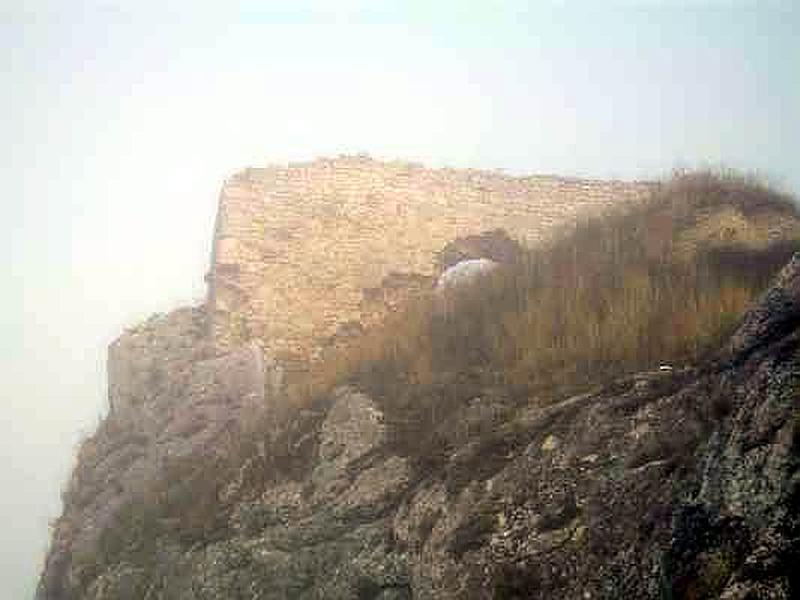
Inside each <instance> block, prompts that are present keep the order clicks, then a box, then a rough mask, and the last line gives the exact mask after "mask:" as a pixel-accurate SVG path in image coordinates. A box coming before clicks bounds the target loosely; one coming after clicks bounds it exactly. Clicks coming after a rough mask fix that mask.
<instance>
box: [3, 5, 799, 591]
mask: <svg viewBox="0 0 800 600" xmlns="http://www.w3.org/2000/svg"><path fill="white" fill-rule="evenodd" d="M23 4H24V6H23ZM131 4H132V5H135V6H136V8H135V9H132V8H128V7H127V6H125V5H124V4H123V3H121V2H71V3H57V2H27V1H26V2H24V3H23V2H20V3H19V6H15V5H14V3H4V4H3V5H2V7H0V48H2V54H0V61H1V62H0V65H2V68H1V70H0V78H1V79H0V81H2V90H3V93H2V95H0V105H1V106H2V115H3V127H2V142H0V151H2V163H0V169H2V170H1V171H0V173H1V175H0V177H1V178H2V190H3V192H4V195H3V199H2V201H1V202H0V210H2V215H1V217H0V227H2V235H0V240H2V244H3V245H4V248H3V249H4V255H5V256H6V260H5V263H4V266H5V268H6V272H5V273H4V277H3V278H2V282H3V285H4V286H5V289H4V290H3V293H2V296H0V298H1V299H0V303H1V304H2V305H1V306H0V319H1V320H0V323H2V343H0V356H1V357H2V374H3V377H2V386H1V387H0V394H2V396H0V398H1V399H2V402H3V407H2V408H3V413H2V414H3V418H2V431H0V449H2V450H1V452H2V454H1V455H0V457H1V458H2V463H3V464H2V467H1V468H0V489H2V490H3V502H2V503H0V511H1V512H0V514H1V515H2V520H3V521H2V522H3V525H4V527H3V531H4V534H5V535H4V536H3V540H2V541H1V542H0V553H1V554H0V555H1V556H2V561H0V581H2V583H1V584H0V586H2V588H0V597H2V598H9V599H14V598H25V597H31V596H32V593H33V589H34V586H35V580H36V577H37V575H38V571H39V569H40V567H41V563H42V560H43V557H44V552H45V548H46V544H47V537H48V522H49V521H51V520H52V519H53V518H55V517H56V516H57V515H58V513H59V511H60V508H61V507H60V498H59V492H60V489H62V488H63V487H64V486H65V484H66V481H67V477H68V474H69V469H70V468H71V465H72V461H73V458H74V453H75V450H76V447H77V444H78V442H79V440H80V439H81V437H82V436H85V435H88V434H89V433H91V432H92V431H93V429H94V428H95V426H96V425H97V422H98V420H99V419H100V418H101V416H102V415H104V414H105V411H106V400H105V372H104V368H105V367H104V360H105V348H106V346H107V344H108V343H109V342H110V341H111V340H112V339H113V338H114V337H116V336H117V335H118V334H119V333H120V332H121V330H122V328H124V327H125V326H129V325H132V324H134V323H136V322H137V321H138V320H140V319H143V318H145V317H146V316H147V315H148V314H150V313H152V312H154V311H168V310H170V309H172V308H174V307H177V306H179V305H182V304H187V303H192V302H199V301H201V300H202V298H203V294H204V283H203V274H204V272H205V270H206V268H207V264H208V258H209V251H210V238H211V232H212V226H213V221H214V214H215V210H216V194H217V191H218V189H219V186H220V184H221V182H222V180H223V179H224V177H225V176H226V175H228V174H229V173H231V172H233V171H234V170H236V169H239V168H242V167H244V166H247V165H261V164H265V163H268V162H286V161H290V160H310V159H313V158H315V157H318V156H332V155H337V154H340V153H358V152H367V153H369V154H370V155H372V156H373V157H374V158H380V159H395V158H400V159H407V160H412V161H419V162H423V163H425V164H426V165H429V166H453V167H477V168H485V169H505V170H507V171H508V172H510V173H519V174H521V173H555V174H564V175H583V176H590V177H621V178H650V177H657V176H660V175H662V174H665V173H668V172H669V171H670V170H671V169H673V168H675V167H694V166H712V167H716V166H726V167H737V168H744V169H747V170H755V171H757V172H759V173H760V174H762V175H763V176H765V177H768V178H770V179H771V180H772V181H773V182H774V183H775V184H776V185H778V187H782V188H783V189H786V190H791V191H793V192H795V193H797V192H798V191H800V171H798V170H797V156H798V155H800V152H799V151H800V141H798V140H800V77H798V74H797V65H798V64H800V38H798V37H797V35H796V32H797V31H798V30H800V13H798V11H797V9H796V8H795V9H793V8H792V4H793V3H792V2H790V1H787V2H785V3H783V4H781V3H777V2H772V3H765V2H758V3H756V2H742V3H727V2H709V3H699V2H689V1H684V2H654V1H648V2H639V3H634V2H618V3H616V4H614V3H605V2H604V3H600V2H597V3H593V2H586V3H578V2H564V3H558V4H557V5H553V6H550V7H547V8H540V9H537V10H531V9H529V8H528V7H527V6H526V5H527V4H528V3H526V2H494V1H487V2H481V3H477V2H476V3H474V4H475V7H469V8H465V7H464V6H463V5H465V4H467V3H463V2H440V3H435V4H436V8H431V7H429V6H428V3H427V2H424V1H422V2H407V3H402V4H401V3H397V5H398V6H400V5H402V8H393V9H384V8H373V7H372V3H367V2H357V1H348V2H341V1H339V2H331V3H330V4H327V3H322V2H297V1H292V2H270V3H268V4H269V8H263V7H262V6H261V5H262V4H264V3H258V2H252V3H236V2H226V3H224V8H216V7H212V5H211V3H209V4H208V5H204V4H203V3H200V2H193V3H186V4H181V3H179V2H166V3H163V2H158V3H156V2H137V3H131ZM216 4H217V3H214V5H216ZM536 4H537V5H538V4H539V3H536ZM601 4H602V5H604V6H603V8H602V9H601V8H600V5H601ZM609 4H611V5H612V6H613V8H609Z"/></svg>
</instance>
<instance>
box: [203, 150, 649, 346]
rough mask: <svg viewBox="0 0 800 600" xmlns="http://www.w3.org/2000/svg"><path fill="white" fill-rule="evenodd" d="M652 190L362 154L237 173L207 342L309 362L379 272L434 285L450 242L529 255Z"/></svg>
mask: <svg viewBox="0 0 800 600" xmlns="http://www.w3.org/2000/svg"><path fill="white" fill-rule="evenodd" d="M652 187H653V184H650V183H642V182H621V181H596V180H580V179H568V178H559V177H545V176H533V177H511V176H507V175H503V174H500V173H492V172H483V171H476V170H456V169H426V168H423V167H422V166H419V165H414V164H409V163H401V162H392V163H383V162H378V161H374V160H371V159H369V158H366V157H362V156H357V157H339V158H335V159H321V160H316V161H314V162H310V163H301V164H290V165H289V166H286V167H268V168H264V169H247V170H245V171H243V172H241V173H238V174H237V175H235V176H233V177H231V178H230V179H229V180H228V181H226V182H225V184H224V186H223V189H222V192H221V195H220V205H219V214H218V217H217V224H216V232H215V236H214V249H213V255H212V265H211V271H210V273H209V276H210V285H209V305H210V309H211V312H212V315H213V316H214V318H213V322H214V336H215V338H216V340H217V342H218V343H220V344H222V345H225V344H232V343H235V342H237V341H239V340H242V339H246V338H247V337H255V338H257V339H260V340H261V341H262V342H263V344H264V346H265V347H266V348H267V349H269V350H271V351H272V352H273V353H275V354H276V355H278V356H291V357H295V358H298V359H309V358H312V356H311V355H312V354H313V351H314V348H315V347H316V343H317V342H318V341H319V340H321V339H325V338H327V337H330V336H331V335H333V334H334V332H335V331H336V329H337V326H339V325H340V324H342V323H345V322H349V321H360V322H363V321H364V320H365V315H364V312H363V311H364V293H363V292H364V290H365V289H369V288H374V287H376V286H380V285H381V281H382V280H383V279H384V278H385V277H387V276H388V275H389V274H390V273H397V272H400V273H416V274H420V275H426V276H431V277H434V276H436V275H437V273H436V272H435V269H436V267H435V260H434V259H435V256H436V253H437V252H438V251H440V250H441V249H442V248H443V247H444V246H445V245H446V244H447V243H448V242H450V241H452V240H453V239H455V238H457V237H462V236H466V235H472V234H479V233H482V232H485V231H488V230H492V229H496V228H502V229H505V230H506V232H507V233H508V234H509V235H510V236H512V237H514V238H515V239H517V240H518V241H520V242H522V243H524V244H526V245H532V244H535V243H537V242H539V241H541V240H543V239H545V238H547V236H548V235H550V234H552V232H553V231H554V230H555V229H556V228H557V227H559V226H561V225H565V224H568V223H572V222H574V221H575V220H576V219H577V218H578V217H579V216H581V215H589V214H597V213H600V212H602V211H604V210H606V209H608V208H609V207H611V206H612V205H617V204H621V203H627V202H631V201H637V200H641V199H642V198H644V197H646V196H647V195H648V194H649V192H650V191H651V190H652Z"/></svg>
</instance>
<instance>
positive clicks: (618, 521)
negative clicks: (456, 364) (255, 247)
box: [38, 259, 800, 600]
mask: <svg viewBox="0 0 800 600" xmlns="http://www.w3.org/2000/svg"><path fill="white" fill-rule="evenodd" d="M798 277H800V260H797V259H795V260H794V261H792V263H791V264H790V265H789V266H788V267H787V269H786V270H785V271H784V272H783V273H782V274H781V276H780V277H779V278H778V280H777V283H776V286H775V287H774V288H773V289H772V290H771V291H770V292H769V293H768V294H767V295H766V296H765V298H764V300H763V301H762V302H761V304H760V305H759V306H758V307H757V308H756V309H754V310H753V311H752V312H751V313H750V314H749V315H748V316H747V317H746V318H745V319H744V323H743V325H742V327H741V328H740V329H739V331H738V332H737V333H736V334H735V336H734V337H733V340H732V342H731V345H730V347H729V348H728V354H726V355H725V356H722V357H721V358H720V359H719V360H718V361H710V362H709V363H707V364H704V365H701V366H694V367H683V368H678V367H676V368H674V369H667V370H664V371H656V372H652V373H640V374H636V375H633V376H630V377H626V378H623V379H620V380H618V381H616V382H614V383H612V384H610V385H606V386H604V387H602V388H599V389H596V390H592V391H590V392H588V393H584V394H581V395H578V396H574V397H571V398H568V399H565V400H561V401H556V402H547V401H545V400H543V399H541V398H525V399H522V400H519V399H514V398H510V397H507V396H505V395H503V394H501V393H498V392H497V391H496V390H490V389H486V390H484V392H483V393H481V394H480V395H478V396H473V397H471V398H469V399H468V400H467V401H465V402H464V404H463V406H462V407H461V408H460V409H459V410H456V411H454V412H453V413H450V414H448V415H445V416H443V420H442V424H441V427H440V433H441V437H442V448H443V455H442V456H441V457H438V458H437V460H433V459H430V460H427V458H430V457H421V456H418V455H415V453H414V451H413V445H414V444H413V440H410V441H409V440H405V441H404V443H399V442H398V440H397V439H396V431H397V430H396V424H395V423H393V422H392V421H391V420H389V419H387V418H386V415H385V414H384V411H383V409H382V404H381V402H380V401H379V399H378V398H373V397H370V396H369V395H367V394H365V393H364V392H362V391H359V390H358V389H355V388H352V387H347V386H344V387H339V388H337V389H336V390H335V391H334V392H333V393H332V394H330V395H329V397H326V398H323V399H321V400H320V402H319V403H318V404H316V405H315V406H313V407H310V408H307V409H304V410H301V411H299V412H298V413H297V415H296V416H295V417H294V418H293V419H292V420H290V421H289V422H284V423H278V424H277V425H276V427H277V429H278V431H277V432H276V435H275V436H274V437H273V439H274V440H277V442H278V443H276V444H274V445H273V446H271V447H269V448H268V447H261V448H260V449H259V450H258V452H253V453H251V454H250V455H249V458H247V460H246V461H243V462H242V464H240V465H239V466H238V468H237V469H234V471H233V472H232V473H231V472H230V471H213V470H211V469H210V468H209V469H208V470H207V471H205V472H206V473H207V474H208V478H209V480H213V478H214V477H217V478H219V479H220V480H219V481H217V482H216V483H217V484H218V487H216V488H214V491H213V494H211V495H210V496H209V495H207V496H202V497H198V498H197V502H196V503H195V504H199V503H201V502H203V501H207V500H208V499H209V498H211V504H209V505H208V506H207V509H208V510H207V511H206V512H205V513H202V519H200V518H199V517H198V518H199V519H200V520H198V521H192V520H186V519H184V520H182V521H181V520H179V521H178V522H177V523H173V522H170V521H169V519H170V518H175V517H169V513H168V512H167V513H164V514H166V515H167V516H166V517H164V516H163V515H162V516H159V517H158V519H155V520H153V519H151V520H147V519H145V518H143V517H141V516H136V515H140V513H136V512H133V513H125V512H124V511H125V507H126V501H128V500H130V499H131V498H135V497H137V496H136V494H138V493H140V492H141V491H142V490H143V489H146V488H147V482H148V481H149V480H151V479H158V478H159V477H160V476H161V471H160V469H163V468H165V467H164V464H163V463H162V462H159V461H161V460H162V459H163V457H164V456H172V455H175V456H178V457H187V458H189V459H191V460H192V461H193V464H195V465H197V464H200V465H203V463H204V461H206V462H208V464H211V463H212V462H213V460H212V457H213V456H215V455H216V454H218V453H223V454H224V453H225V452H226V448H227V446H226V445H225V443H224V439H225V435H227V433H230V432H235V431H237V430H238V429H241V428H242V426H243V423H244V422H246V420H247V419H248V418H249V417H248V415H249V414H250V413H248V410H249V409H248V407H250V406H252V405H253V404H252V403H256V404H260V405H262V406H263V405H264V404H267V405H268V404H269V398H267V399H266V400H264V399H263V398H262V397H261V396H260V395H259V392H258V385H259V382H261V380H260V379H259V377H260V376H259V375H258V374H257V373H256V374H255V375H253V367H252V365H253V362H252V360H253V359H252V356H253V353H252V351H251V350H250V349H248V348H246V347H245V348H243V349H241V350H240V351H239V353H234V354H232V355H227V356H213V355H209V354H208V351H207V349H204V347H203V346H202V344H197V343H195V342H194V341H192V340H193V338H192V336H193V335H194V334H193V333H192V331H193V327H194V325H196V324H197V321H196V320H195V319H196V318H197V319H200V318H201V315H200V314H199V313H196V312H191V311H190V312H182V313H179V314H176V315H173V316H171V317H167V318H166V320H163V321H159V322H155V323H150V324H149V325H147V326H145V328H144V329H142V330H139V331H137V332H135V333H129V334H127V336H128V337H127V338H125V339H123V340H122V341H121V342H120V343H119V344H117V345H116V346H115V349H113V350H112V352H114V353H117V357H116V358H115V360H120V361H122V363H120V364H118V365H117V366H116V367H115V369H116V370H115V371H114V372H115V373H117V375H114V377H115V378H116V379H115V383H114V385H113V386H112V399H113V406H114V410H113V412H112V414H111V416H110V417H109V418H108V419H107V420H106V421H105V422H104V424H103V425H102V426H101V428H100V430H99V431H98V433H97V434H96V435H95V436H94V437H93V438H92V439H90V440H88V441H87V442H86V443H85V444H84V446H83V448H82V450H81V454H80V457H79V465H78V468H77V469H76V472H75V476H74V478H73V481H72V482H71V484H70V486H69V489H68V491H67V493H66V495H65V513H64V516H63V517H62V518H61V519H59V521H58V523H57V524H56V527H55V531H54V541H53V547H52V549H51V552H50V556H49V559H48V563H47V568H46V570H45V572H44V574H43V577H42V583H41V586H40V590H39V595H38V597H39V598H41V599H62V598H90V599H93V600H99V599H101V598H102V599H111V598H114V599H119V598H165V599H166V598H186V599H212V598H213V599H217V598H219V599H222V598H225V599H229V598H247V599H256V598H260V599H281V598H309V599H311V598H315V599H319V598H329V599H337V600H339V599H347V598H353V599H376V600H377V599H381V600H389V599H411V598H414V599H426V598H436V599H438V598H475V599H479V598H480V599H483V598H576V599H577V598H580V599H590V598H609V599H611V598H615V599H616V598H654V599H656V598H659V599H660V598H685V599H690V598H691V599H695V598H725V599H728V600H733V599H737V600H739V599H740V600H744V599H745V598H747V599H789V598H793V597H798V594H800V577H799V576H798V571H797V569H796V566H797V565H798V564H800V560H799V559H800V514H798V513H799V510H800V472H799V471H798V464H799V460H798V457H799V456H800V454H799V452H798V451H799V450H800V412H799V411H798V398H799V397H800V396H799V395H798V394H799V393H800V331H799V330H798V329H797V328H796V323H797V320H796V307H797V306H798V303H800V291H799V290H798V286H797V285H796V284H795V282H796V281H797V278H798ZM772 324H777V325H774V326H773V325H772ZM173 327H177V329H176V330H173V329H172V328H173ZM163 332H169V333H166V334H164V333H163ZM162 335H167V338H163V337H161V336H162ZM176 335H177V336H178V337H177V338H174V336H176ZM150 336H152V341H150V342H148V343H150V344H151V346H150V347H153V348H157V349H158V350H157V351H154V352H155V354H149V353H148V352H144V351H141V352H140V349H141V348H143V347H144V346H143V344H145V340H150ZM126 348H127V349H126ZM126 357H127V358H126ZM248 357H250V358H248ZM159 358H160V359H161V360H159ZM125 361H128V362H127V363H125ZM133 365H135V366H136V368H135V369H134V368H132V367H133ZM129 373H130V374H129ZM155 373H162V375H154V374H155ZM235 373H238V375H234V374H235ZM120 374H122V375H120ZM149 378H153V380H152V381H151V379H149ZM262 387H263V386H262ZM123 415H126V416H125V417H123ZM281 461H282V462H281ZM276 465H277V466H276ZM281 465H284V466H281ZM285 465H289V467H291V468H289V467H285ZM191 473H196V471H191ZM253 481H256V482H257V483H255V484H254V483H253ZM179 482H180V479H178V480H177V482H176V481H175V480H173V481H172V487H170V486H167V487H161V488H158V489H159V490H160V492H159V493H163V494H165V497H166V499H161V500H159V499H158V498H155V499H154V497H153V496H149V497H144V501H147V502H151V503H153V502H155V503H156V504H157V503H158V502H161V501H163V502H165V503H167V504H169V501H170V500H169V495H170V494H174V493H177V492H176V491H175V489H176V488H178V487H180V486H178V485H177V483H179ZM214 502H216V504H214ZM190 505H191V504H188V506H190ZM121 514H122V515H123V517H120V515H121ZM126 514H128V515H129V517H124V515H126ZM159 514H161V513H159ZM209 515H212V516H213V519H212V520H215V523H216V524H215V527H214V528H209V527H208V524H207V522H206V521H207V520H208V519H209ZM190 516H191V515H190ZM121 518H129V519H134V520H135V519H139V518H141V519H142V520H141V522H139V521H135V523H137V525H136V526H140V527H152V528H153V531H152V532H151V533H148V534H147V535H144V536H141V535H140V536H139V537H136V536H133V537H131V538H129V539H128V538H125V539H122V540H121V541H120V542H119V544H121V545H122V546H124V544H126V543H127V544H130V543H132V542H131V541H130V540H142V539H144V540H149V541H148V544H150V545H148V546H147V547H146V548H145V549H144V552H137V551H136V550H137V549H136V548H134V549H132V550H131V549H130V548H127V547H123V548H122V549H120V548H117V547H115V546H113V544H111V542H110V541H109V538H108V536H105V537H104V536H103V535H101V534H102V532H103V531H106V532H107V531H108V529H109V528H112V530H113V528H115V527H122V526H123V525H125V523H126V522H124V521H120V519H121ZM187 518H188V517H187ZM203 519H206V520H203ZM162 521H166V522H162ZM127 523H128V525H127V526H130V522H127ZM189 525H193V526H194V530H190V529H189V527H188V526H189ZM187 531H195V532H197V531H199V532H200V534H198V535H195V536H194V537H190V538H189V539H187V537H186V536H187ZM148 536H149V537H148ZM126 540H128V541H126ZM98 544H99V545H100V546H101V547H98ZM103 544H105V546H103ZM93 552H94V554H92V553H93ZM103 553H105V554H103ZM87 557H94V560H88V559H87ZM109 557H111V560H109Z"/></svg>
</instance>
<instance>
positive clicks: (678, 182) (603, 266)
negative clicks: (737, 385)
mask: <svg viewBox="0 0 800 600" xmlns="http://www.w3.org/2000/svg"><path fill="white" fill-rule="evenodd" d="M726 211H727V213H726ZM731 211H734V212H735V214H736V215H737V218H738V217H742V218H743V219H744V221H742V220H741V219H739V220H737V221H735V222H732V224H731V225H730V227H728V228H727V229H725V230H724V231H722V236H721V237H720V235H719V234H720V231H719V230H718V229H714V230H712V231H709V230H708V227H706V224H707V222H708V221H709V219H710V218H711V217H713V215H715V214H729V213H731ZM718 220H719V219H718ZM742 222H744V224H745V225H746V231H745V230H744V229H743V226H742ZM776 223H779V224H782V225H781V226H782V227H783V229H784V230H783V231H782V232H781V235H782V239H778V240H770V235H774V231H772V230H770V231H768V230H767V229H768V228H773V229H774V227H775V224H776ZM722 225H723V226H724V225H725V223H724V222H723V223H722ZM787 231H789V232H790V233H791V232H794V231H797V211H796V207H795V205H794V204H793V203H792V202H791V199H789V198H788V197H786V196H784V195H781V194H778V193H776V192H773V191H771V190H770V189H769V188H767V187H766V186H764V185H763V184H761V183H759V182H757V181H755V180H752V179H748V178H746V177H743V176H739V175H736V174H731V173H724V174H714V173H710V172H701V173H683V174H678V175H676V176H675V177H674V178H673V179H671V180H670V181H668V182H665V183H664V184H663V185H662V186H661V188H660V189H659V191H658V192H656V193H655V195H654V198H653V200H652V202H650V203H649V204H647V205H646V206H645V207H640V208H638V209H636V210H633V211H629V212H626V213H624V214H617V215H615V216H611V217H606V218H603V219H595V220H591V221H584V222H581V223H580V224H579V225H578V226H577V227H576V228H575V229H574V230H573V231H570V232H568V233H567V234H566V235H563V236H561V237H560V238H559V239H557V240H556V241H555V242H553V243H552V244H551V245H550V246H549V247H547V248H543V249H539V250H537V251H531V252H528V253H527V254H526V255H525V256H524V258H523V260H521V261H519V262H518V263H516V264H514V265H508V266H506V267H505V268H503V269H498V270H497V271H495V272H494V273H493V274H492V275H491V276H489V277H486V278H483V279H482V280H481V282H480V284H476V285H474V286H471V287H470V288H468V289H464V290H461V291H460V292H459V293H457V294H452V295H451V296H450V297H449V299H448V302H447V309H446V310H443V308H442V301H441V298H437V297H435V296H433V295H431V296H429V297H423V298H420V299H418V300H416V301H415V302H414V303H412V304H411V305H410V306H408V307H407V309H406V310H405V312H403V313H397V314H392V315H390V316H389V318H388V319H387V321H386V323H385V324H384V325H383V326H382V327H380V328H375V329H373V330H372V331H369V332H367V334H366V335H365V336H363V337H362V338H360V339H359V340H358V343H356V344H353V345H351V346H350V347H348V348H345V349H342V350H341V351H339V352H338V353H336V354H335V355H333V356H331V357H330V358H328V359H327V360H326V361H324V362H323V363H322V364H320V365H317V366H316V368H315V370H314V371H313V373H312V374H311V376H310V377H309V378H308V379H307V380H306V381H305V382H304V384H303V386H301V387H299V388H296V389H295V394H296V398H295V400H296V402H299V403H303V402H305V401H307V399H308V398H311V397H314V396H316V395H319V394H321V393H325V392H326V391H327V390H328V389H330V387H331V386H333V385H334V384H336V383H339V382H342V381H344V380H347V379H352V378H354V377H355V378H356V379H359V380H361V381H362V383H363V382H364V381H366V380H369V379H375V378H376V377H377V378H381V377H387V376H391V377H394V378H395V379H397V380H398V381H402V382H403V384H430V383H432V382H435V381H437V380H440V379H441V377H442V376H443V374H445V373H454V372H456V373H462V374H463V373H468V372H474V373H477V374H478V375H479V377H480V379H481V380H484V381H492V382H495V383H496V382H498V381H502V382H504V383H507V384H513V385H523V386H534V387H541V386H542V385H548V384H556V383H565V382H570V381H571V382H579V381H583V380H587V381H588V380H593V379H596V378H597V377H598V376H605V375H612V374H618V373H620V372H624V371H630V370H632V369H641V368H648V367H651V366H654V365H657V364H659V363H677V362H689V361H695V360H698V359H699V358H700V357H701V356H703V355H704V354H706V353H708V352H710V351H712V350H714V349H715V348H716V347H717V346H718V344H719V343H720V341H721V340H722V339H723V338H724V337H725V336H727V335H728V334H729V333H730V331H731V329H732V327H733V326H735V324H736V322H737V320H738V319H739V317H740V316H741V314H742V313H743V312H744V310H745V309H746V308H747V307H748V306H749V305H750V303H751V302H752V301H753V300H754V298H755V297H756V296H757V295H758V294H759V293H760V292H761V291H762V290H763V289H764V287H765V286H766V284H767V282H768V281H769V279H770V278H771V277H772V275H773V274H774V273H775V271H776V270H777V269H778V268H779V267H780V266H781V265H782V264H783V263H785V262H786V261H787V260H788V258H789V257H790V256H791V253H792V252H793V251H794V250H795V248H796V247H797V244H796V242H795V241H794V240H792V239H788V240H787V239H786V238H787V234H786V232H787ZM788 237H791V236H788ZM761 238H763V239H764V240H765V242H764V243H755V242H754V239H756V240H758V239H761ZM687 239H689V240H691V241H692V243H691V251H690V252H687V251H686V249H687V245H686V240H687ZM369 371H374V377H370V376H369ZM384 383H386V382H384ZM375 385H376V384H375V382H373V384H371V385H370V387H373V388H374V387H375Z"/></svg>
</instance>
